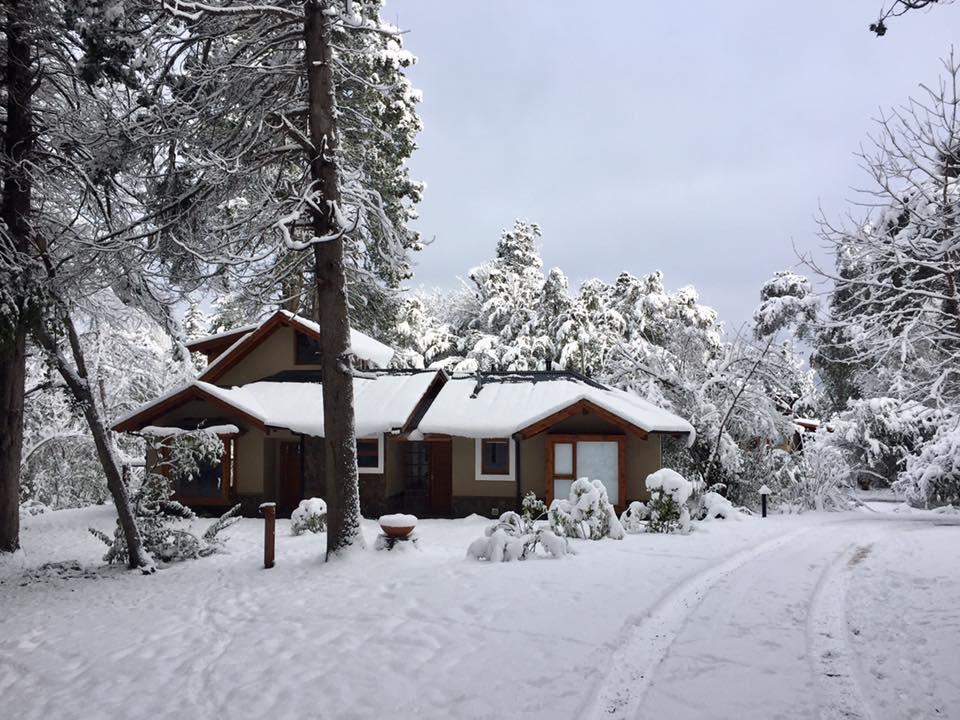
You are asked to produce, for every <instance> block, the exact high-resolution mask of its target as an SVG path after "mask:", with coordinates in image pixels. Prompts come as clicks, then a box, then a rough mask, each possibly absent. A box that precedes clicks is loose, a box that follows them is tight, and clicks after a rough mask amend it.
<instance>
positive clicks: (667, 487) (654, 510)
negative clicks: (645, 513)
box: [647, 468, 693, 533]
mask: <svg viewBox="0 0 960 720" xmlns="http://www.w3.org/2000/svg"><path fill="white" fill-rule="evenodd" d="M647 490H648V491H649V493H650V521H649V524H648V526H647V527H648V530H649V531H650V532H660V533H669V532H677V531H678V530H679V531H681V532H688V531H689V530H690V511H689V510H688V509H687V500H689V499H690V495H692V494H693V483H692V482H690V481H689V480H687V479H686V478H685V477H683V475H681V474H680V473H678V472H676V471H674V470H670V469H669V468H662V469H661V470H657V471H656V472H655V473H651V474H650V475H647Z"/></svg>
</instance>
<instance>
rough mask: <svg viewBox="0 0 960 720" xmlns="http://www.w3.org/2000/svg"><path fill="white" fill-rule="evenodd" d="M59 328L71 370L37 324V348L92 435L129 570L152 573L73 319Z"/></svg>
mask: <svg viewBox="0 0 960 720" xmlns="http://www.w3.org/2000/svg"><path fill="white" fill-rule="evenodd" d="M63 328H64V330H65V331H66V334H67V340H68V342H69V344H70V352H71V354H72V355H73V361H74V366H75V367H74V366H71V365H70V363H69V362H68V361H67V359H66V358H65V357H64V355H63V353H62V352H61V351H60V348H58V347H57V344H56V341H55V340H54V339H53V337H52V336H51V335H50V334H49V332H48V331H47V329H46V328H45V327H44V326H43V325H42V324H38V326H37V327H36V328H35V330H34V333H33V334H34V336H35V337H36V339H37V342H38V343H39V344H40V346H41V347H42V348H43V349H44V350H45V351H46V352H47V353H48V354H49V355H50V357H51V359H52V360H53V361H54V363H55V364H56V366H57V371H58V372H59V373H60V376H61V377H62V378H63V380H64V382H65V383H66V384H67V387H68V388H69V389H70V392H71V394H72V395H73V397H74V399H75V400H76V401H77V404H78V405H79V406H80V408H81V410H82V411H83V416H84V418H85V419H86V421H87V425H88V426H89V427H90V434H91V435H93V442H94V445H95V446H96V448H97V456H98V457H99V459H100V465H101V466H102V467H103V473H104V475H105V476H106V478H107V489H108V490H109V491H110V495H111V496H112V497H113V504H114V506H115V507H116V509H117V518H118V519H119V521H120V528H121V529H122V531H123V537H124V540H125V541H126V543H127V553H128V558H129V560H128V562H127V564H128V567H129V568H130V569H131V570H133V569H136V568H140V569H141V570H142V571H143V572H145V573H150V572H153V571H154V569H155V567H156V566H155V565H154V562H153V559H152V558H151V557H150V555H149V554H148V553H147V552H146V550H145V549H144V547H143V539H142V538H141V536H140V528H138V527H137V521H136V518H135V517H134V514H133V508H132V507H131V505H130V495H129V493H128V492H127V485H126V483H124V481H123V471H122V469H121V468H120V463H119V462H118V461H117V455H116V452H115V449H114V446H113V438H112V437H111V436H110V431H109V430H108V428H107V424H106V422H104V418H103V414H102V412H101V410H100V406H99V405H98V404H97V401H96V398H95V397H94V393H93V389H92V388H91V386H90V377H89V374H88V373H87V363H86V358H85V357H84V354H83V348H82V346H81V345H80V337H79V336H78V335H77V330H76V327H74V324H73V320H72V319H71V318H70V316H69V315H65V316H64V319H63Z"/></svg>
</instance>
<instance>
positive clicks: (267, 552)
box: [260, 502, 277, 570]
mask: <svg viewBox="0 0 960 720" xmlns="http://www.w3.org/2000/svg"><path fill="white" fill-rule="evenodd" d="M260 510H261V511H262V512H263V567H264V568H266V569H267V570H269V569H270V568H272V567H273V556H274V541H275V539H276V534H277V533H276V528H277V504H276V503H274V502H265V503H262V504H261V505H260Z"/></svg>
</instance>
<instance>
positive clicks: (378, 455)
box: [357, 435, 383, 473]
mask: <svg viewBox="0 0 960 720" xmlns="http://www.w3.org/2000/svg"><path fill="white" fill-rule="evenodd" d="M357 470H358V471H359V472H361V473H382V472H383V435H380V436H378V437H375V438H357Z"/></svg>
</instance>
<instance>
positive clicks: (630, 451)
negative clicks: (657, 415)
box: [627, 433, 662, 503]
mask: <svg viewBox="0 0 960 720" xmlns="http://www.w3.org/2000/svg"><path fill="white" fill-rule="evenodd" d="M661 437H662V436H661V435H660V433H651V434H650V435H649V436H648V437H647V439H646V440H643V439H641V438H639V437H637V436H636V435H627V502H628V503H629V502H632V501H634V500H642V501H644V502H646V501H647V500H649V499H650V494H649V493H648V492H647V488H646V485H645V484H644V483H645V481H646V479H647V475H649V474H650V473H652V472H656V471H657V470H659V469H660V463H661V461H662V458H661V447H660V440H661Z"/></svg>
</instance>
